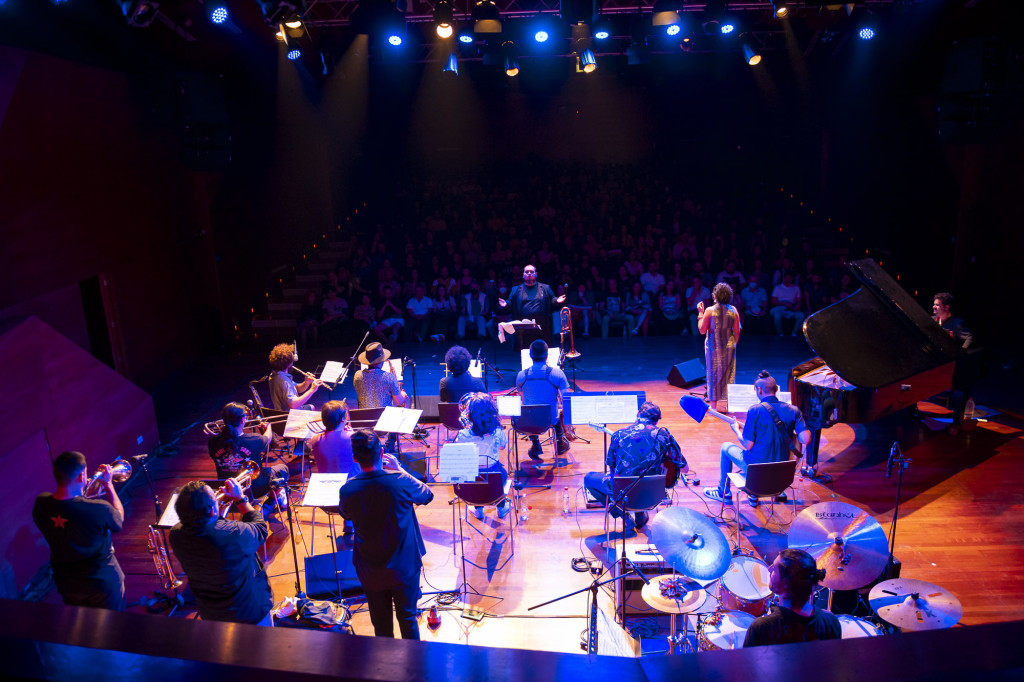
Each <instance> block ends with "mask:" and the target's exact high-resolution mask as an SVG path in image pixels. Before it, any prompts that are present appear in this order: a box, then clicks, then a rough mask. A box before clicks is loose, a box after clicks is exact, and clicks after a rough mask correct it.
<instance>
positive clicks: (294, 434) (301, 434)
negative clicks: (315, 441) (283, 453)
mask: <svg viewBox="0 0 1024 682" xmlns="http://www.w3.org/2000/svg"><path fill="white" fill-rule="evenodd" d="M319 420H320V413H319V412H315V411H313V410H288V419H287V420H286V421H285V423H284V437H285V438H299V439H301V440H305V439H307V438H312V437H313V433H314V432H313V431H311V430H310V428H309V422H312V421H319Z"/></svg>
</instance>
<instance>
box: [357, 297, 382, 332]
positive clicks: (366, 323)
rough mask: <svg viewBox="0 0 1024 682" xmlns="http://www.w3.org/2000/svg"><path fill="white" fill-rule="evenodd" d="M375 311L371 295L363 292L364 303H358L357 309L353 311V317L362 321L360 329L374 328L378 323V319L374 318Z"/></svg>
mask: <svg viewBox="0 0 1024 682" xmlns="http://www.w3.org/2000/svg"><path fill="white" fill-rule="evenodd" d="M375 312H376V310H375V309H374V307H373V303H371V302H370V295H369V294H362V303H360V304H359V305H357V306H356V307H355V310H353V311H352V319H353V320H356V321H357V322H359V323H360V324H359V330H360V331H364V330H367V329H373V327H374V326H375V325H376V320H375V319H374V313H375Z"/></svg>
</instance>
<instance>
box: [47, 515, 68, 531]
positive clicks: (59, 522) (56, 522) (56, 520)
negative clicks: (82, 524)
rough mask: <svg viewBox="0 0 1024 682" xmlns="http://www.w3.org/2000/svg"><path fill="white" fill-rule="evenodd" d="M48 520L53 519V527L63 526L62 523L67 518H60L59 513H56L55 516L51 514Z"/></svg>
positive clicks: (65, 521)
mask: <svg viewBox="0 0 1024 682" xmlns="http://www.w3.org/2000/svg"><path fill="white" fill-rule="evenodd" d="M50 520H51V521H53V527H54V528H63V527H64V524H65V523H67V522H68V520H67V519H64V518H61V516H60V514H57V516H51V517H50Z"/></svg>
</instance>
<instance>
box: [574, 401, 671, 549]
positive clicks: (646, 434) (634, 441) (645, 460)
mask: <svg viewBox="0 0 1024 682" xmlns="http://www.w3.org/2000/svg"><path fill="white" fill-rule="evenodd" d="M659 421H661V408H660V407H658V406H657V405H655V404H654V403H652V402H650V401H648V402H645V403H644V404H643V405H641V406H640V409H639V410H638V411H637V413H636V421H635V422H633V424H632V425H631V426H627V427H626V428H624V429H619V430H618V431H616V432H615V433H614V434H612V440H611V443H610V444H609V445H608V454H607V455H605V458H604V461H605V464H607V465H608V473H606V474H602V473H601V472H600V471H591V472H590V473H588V474H587V475H586V476H584V477H583V485H584V487H586V489H587V490H588V491H590V494H591V495H593V496H594V497H595V498H596V499H598V500H600V501H601V502H607V500H608V498H609V497H611V496H612V494H613V491H614V488H613V481H614V479H615V477H616V476H641V475H643V473H644V472H645V471H647V470H648V468H649V467H652V466H653V463H654V462H655V461H657V462H661V466H660V467H655V468H653V469H652V470H651V472H650V474H649V475H652V476H664V477H665V487H666V488H672V487H674V486H675V484H676V482H677V481H678V480H679V476H680V475H681V474H684V473H686V472H687V471H689V466H688V465H687V464H686V458H685V457H683V453H682V450H680V448H679V443H677V442H676V439H675V437H673V436H672V434H671V433H670V432H669V430H668V429H666V428H661V427H659V426H658V422H659ZM609 513H610V514H611V515H612V518H619V517H620V516H622V510H621V509H620V508H619V507H618V506H615V507H612V508H611V511H610V512H609ZM633 520H634V525H635V527H636V528H643V527H644V526H645V525H647V512H637V513H636V514H634V517H633ZM629 523H630V519H629V518H627V519H626V521H625V522H624V526H625V527H626V530H629Z"/></svg>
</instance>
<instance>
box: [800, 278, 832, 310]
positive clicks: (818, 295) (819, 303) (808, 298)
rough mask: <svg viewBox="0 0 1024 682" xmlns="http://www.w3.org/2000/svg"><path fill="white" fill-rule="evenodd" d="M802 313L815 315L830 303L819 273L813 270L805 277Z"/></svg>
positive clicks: (826, 289) (826, 288)
mask: <svg viewBox="0 0 1024 682" xmlns="http://www.w3.org/2000/svg"><path fill="white" fill-rule="evenodd" d="M803 289H804V292H803V293H804V301H803V304H804V305H803V308H804V313H805V314H807V315H810V314H811V313H816V312H818V311H819V310H821V309H822V308H824V307H825V306H827V305H828V304H829V303H830V302H831V300H830V299H831V297H830V296H829V293H828V287H827V286H826V285H825V281H824V278H823V277H822V276H821V273H820V272H818V271H817V270H815V271H814V272H811V273H810V274H809V275H807V283H806V284H804V287H803Z"/></svg>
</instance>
